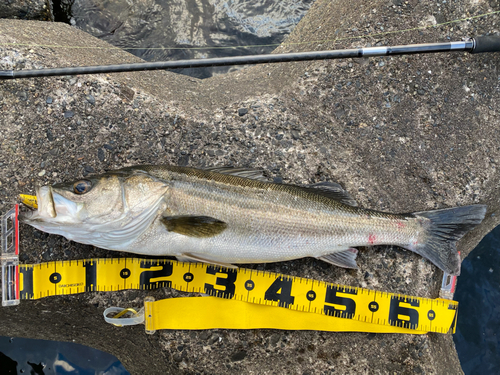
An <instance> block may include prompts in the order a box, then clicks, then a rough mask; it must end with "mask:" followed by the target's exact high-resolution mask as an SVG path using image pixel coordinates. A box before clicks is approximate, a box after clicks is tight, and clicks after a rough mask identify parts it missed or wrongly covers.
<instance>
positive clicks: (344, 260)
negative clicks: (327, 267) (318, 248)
mask: <svg viewBox="0 0 500 375" xmlns="http://www.w3.org/2000/svg"><path fill="white" fill-rule="evenodd" d="M357 255H358V250H356V249H353V248H350V249H347V250H343V251H339V252H336V253H332V254H328V255H323V256H322V257H318V259H320V260H322V261H323V262H327V263H330V264H333V265H334V266H338V267H343V268H354V269H358V265H357V264H356V256H357Z"/></svg>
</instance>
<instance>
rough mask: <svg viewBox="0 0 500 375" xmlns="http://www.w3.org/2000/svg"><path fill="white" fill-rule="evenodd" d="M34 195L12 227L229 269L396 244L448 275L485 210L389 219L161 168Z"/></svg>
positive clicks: (300, 194)
mask: <svg viewBox="0 0 500 375" xmlns="http://www.w3.org/2000/svg"><path fill="white" fill-rule="evenodd" d="M36 195H37V200H38V210H36V211H31V212H26V213H23V214H22V215H21V217H20V220H21V221H22V222H24V223H27V224H29V225H32V226H33V227H35V228H37V229H40V230H42V231H44V232H48V233H54V234H58V235H62V236H64V237H66V238H67V239H69V240H73V241H76V242H80V243H84V244H89V245H94V246H97V247H100V248H103V249H108V250H117V251H126V252H131V253H137V254H147V255H155V256H158V255H161V256H165V255H169V256H175V257H177V259H179V260H183V261H186V260H190V261H199V262H208V263H214V264H219V265H223V266H229V267H231V265H232V264H234V263H265V262H279V261H285V260H291V259H297V258H303V257H314V258H317V259H321V260H323V261H325V262H328V263H331V264H334V265H337V266H340V267H346V268H357V265H356V260H355V259H356V254H357V250H356V249H355V247H360V246H372V245H396V246H399V247H402V248H405V249H408V250H411V251H413V252H415V253H417V254H420V255H421V256H423V257H424V258H426V259H428V260H429V261H431V262H432V263H434V264H435V265H436V266H437V267H439V268H440V269H442V270H443V271H445V272H447V273H449V274H451V275H458V274H459V273H460V256H459V254H458V253H457V249H456V241H458V240H459V239H460V238H461V237H462V236H463V235H464V234H465V233H466V232H468V231H469V230H471V229H472V228H474V227H475V226H476V225H478V224H479V223H480V222H481V221H482V220H483V218H484V215H485V213H486V206H484V205H472V206H464V207H457V208H449V209H441V210H435V211H426V212H414V213H411V214H391V213H385V212H379V211H374V210H369V209H363V208H359V207H357V205H356V202H355V201H354V200H353V199H352V198H351V197H350V195H349V194H348V193H346V192H345V191H344V190H343V189H342V188H341V186H340V185H338V184H335V183H330V182H323V183H318V184H314V185H308V186H296V185H287V184H277V183H271V182H267V181H266V180H264V178H263V176H262V171H257V170H246V169H238V168H212V169H208V170H201V169H193V168H186V167H175V166H167V165H158V166H155V165H143V166H137V167H128V168H122V169H119V170H116V171H112V172H108V173H105V174H102V175H98V176H94V177H89V178H87V179H83V180H79V181H76V182H72V183H62V184H56V185H54V186H43V187H41V188H38V189H37V192H36ZM233 267H234V266H233Z"/></svg>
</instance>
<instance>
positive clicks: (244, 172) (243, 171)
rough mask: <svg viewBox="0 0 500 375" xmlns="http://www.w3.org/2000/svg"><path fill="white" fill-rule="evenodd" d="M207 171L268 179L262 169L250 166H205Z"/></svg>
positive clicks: (259, 179)
mask: <svg viewBox="0 0 500 375" xmlns="http://www.w3.org/2000/svg"><path fill="white" fill-rule="evenodd" d="M205 170H206V171H208V172H216V173H222V174H228V175H231V176H237V177H244V178H249V179H251V180H258V181H265V182H267V181H268V179H267V178H266V177H265V176H264V171H263V170H262V169H252V168H235V167H212V168H205Z"/></svg>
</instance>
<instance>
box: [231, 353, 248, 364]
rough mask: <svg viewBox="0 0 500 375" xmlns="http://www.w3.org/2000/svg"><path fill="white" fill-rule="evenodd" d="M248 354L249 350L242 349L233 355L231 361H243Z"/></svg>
mask: <svg viewBox="0 0 500 375" xmlns="http://www.w3.org/2000/svg"><path fill="white" fill-rule="evenodd" d="M246 356H247V352H246V351H244V350H240V351H239V352H236V353H234V354H233V355H232V356H231V361H232V362H237V361H242V360H243V359H245V357H246Z"/></svg>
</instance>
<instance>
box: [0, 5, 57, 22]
mask: <svg viewBox="0 0 500 375" xmlns="http://www.w3.org/2000/svg"><path fill="white" fill-rule="evenodd" d="M0 18H17V19H22V20H39V21H47V20H51V21H53V20H54V16H53V14H52V0H4V1H2V2H0Z"/></svg>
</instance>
